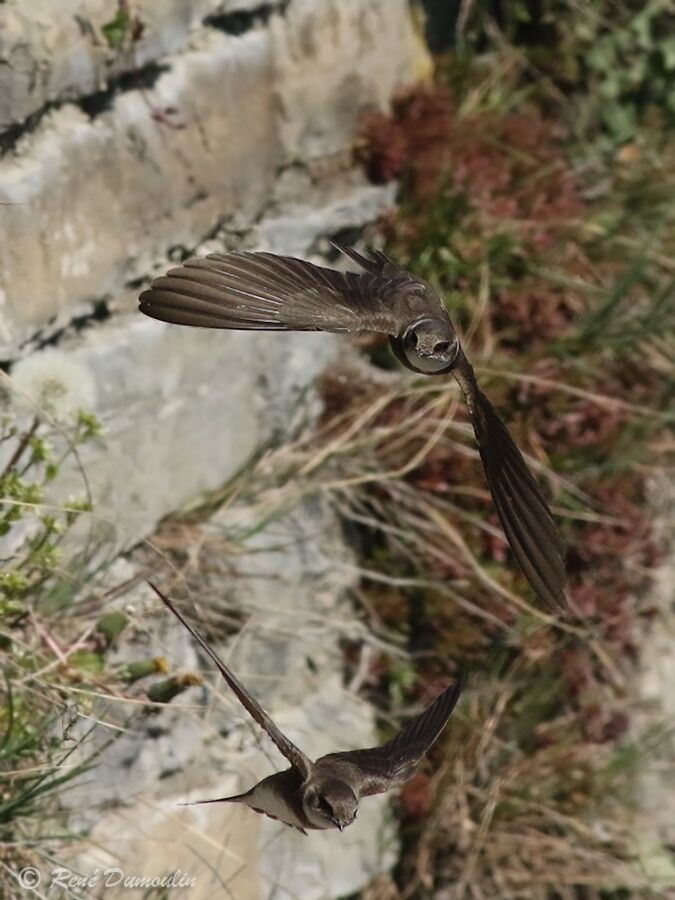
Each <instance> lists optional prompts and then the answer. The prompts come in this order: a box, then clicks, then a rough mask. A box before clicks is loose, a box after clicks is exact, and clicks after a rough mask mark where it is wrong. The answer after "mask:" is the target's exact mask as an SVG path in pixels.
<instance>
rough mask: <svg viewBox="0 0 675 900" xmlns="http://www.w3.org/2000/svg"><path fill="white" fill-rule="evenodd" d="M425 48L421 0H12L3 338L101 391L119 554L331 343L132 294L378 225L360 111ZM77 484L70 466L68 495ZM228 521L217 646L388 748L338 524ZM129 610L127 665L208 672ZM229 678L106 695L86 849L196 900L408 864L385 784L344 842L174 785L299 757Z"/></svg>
mask: <svg viewBox="0 0 675 900" xmlns="http://www.w3.org/2000/svg"><path fill="white" fill-rule="evenodd" d="M418 64H419V48H418V47H416V44H415V39H414V33H413V29H412V25H411V21H410V15H409V9H408V3H407V0H291V2H288V0H266V2H262V0H133V2H130V3H124V2H121V3H117V2H113V0H63V2H58V3H56V2H53V0H5V2H0V204H2V205H0V348H1V353H2V356H1V357H0V358H1V359H2V360H3V363H4V364H5V366H6V367H8V368H9V371H10V374H11V372H12V370H13V368H14V370H15V371H16V374H17V379H18V378H19V374H20V366H19V364H20V363H21V364H23V363H24V362H30V363H31V364H32V363H33V361H35V365H34V366H33V370H32V373H31V372H29V373H28V374H29V375H30V378H27V379H26V380H27V381H31V379H32V380H33V381H36V380H39V377H47V378H50V377H52V376H53V378H54V379H56V380H57V381H58V379H66V378H71V377H72V375H73V373H80V376H81V384H82V385H86V386H87V391H86V396H87V398H88V400H87V403H86V405H87V406H88V407H90V408H89V410H88V411H90V412H93V413H95V414H96V415H97V416H98V417H99V419H100V420H101V421H102V423H103V425H104V429H105V431H104V435H103V436H102V438H100V440H97V441H96V442H94V443H91V444H88V445H87V446H86V447H85V448H83V452H82V454H81V462H82V465H83V468H84V470H85V471H86V474H87V479H88V484H89V488H90V490H91V495H92V498H93V502H94V512H93V515H92V516H83V517H82V519H81V520H80V523H78V527H80V524H81V527H83V528H84V529H85V531H86V537H87V540H88V541H90V542H91V544H92V545H93V546H96V547H105V548H107V549H106V553H107V558H108V560H109V558H110V555H111V553H113V552H119V551H120V550H125V551H128V550H129V549H130V548H133V547H134V546H135V545H138V544H139V542H145V541H146V539H148V538H149V537H151V536H152V534H153V531H154V529H155V528H156V526H157V523H158V522H159V521H160V520H161V519H163V518H164V517H165V516H167V515H169V514H170V513H172V512H174V511H176V510H178V509H180V508H182V507H184V506H185V505H186V504H191V503H193V502H194V501H195V500H196V499H197V498H198V497H200V496H201V495H203V493H204V492H209V491H213V490H216V489H218V488H219V487H220V486H221V485H223V483H224V482H226V481H227V480H228V479H230V478H231V477H232V476H234V475H235V473H237V472H238V471H239V470H240V469H241V468H242V467H244V466H245V465H246V463H247V461H248V460H249V459H250V458H251V456H252V454H254V453H255V452H256V451H257V450H258V449H259V448H260V447H261V445H263V444H264V442H265V441H267V440H269V439H270V438H271V437H274V438H275V440H277V441H279V440H283V436H284V434H286V433H288V431H289V429H290V428H291V426H292V423H293V421H295V420H296V419H302V418H308V417H309V418H311V417H312V415H315V414H316V412H317V409H318V401H317V399H316V395H315V393H314V392H313V391H312V389H311V387H312V384H313V382H314V380H315V379H316V377H317V375H318V374H319V373H320V372H321V370H322V368H323V367H324V366H325V364H326V363H327V362H328V361H330V360H331V359H333V358H334V356H335V354H336V353H337V352H338V350H339V342H338V340H337V339H336V338H335V337H333V336H330V335H320V334H314V335H312V334H297V335H293V334H289V335H284V334H275V335H269V334H268V335H264V334H252V333H248V334H245V333H235V332H215V331H212V332H209V331H202V330H200V329H181V328H175V327H170V326H166V325H163V324H161V323H158V322H153V321H151V320H149V319H146V318H144V317H141V316H140V315H139V314H138V313H137V312H136V308H135V307H136V297H137V295H138V293H139V291H140V290H141V289H142V287H143V285H144V284H145V283H146V282H147V280H148V279H149V278H150V277H152V276H153V275H154V274H157V273H159V272H160V271H164V270H166V269H167V268H168V267H170V265H171V264H172V263H173V262H176V261H180V260H182V259H184V258H185V256H186V255H188V254H191V253H193V252H200V253H201V252H209V251H215V250H222V249H223V247H225V248H228V247H229V248H233V247H241V246H246V247H257V248H265V249H271V250H274V251H276V252H279V253H290V254H293V255H300V256H306V257H311V258H315V259H320V258H321V252H322V250H324V249H327V246H328V245H327V242H326V241H325V238H326V237H330V236H333V235H336V234H338V233H340V232H341V231H343V230H349V229H353V230H358V229H361V228H363V227H364V226H365V225H367V224H368V223H369V222H372V221H373V220H374V219H376V218H377V217H378V216H379V215H380V214H381V213H382V212H383V211H384V210H385V209H387V208H388V207H390V206H391V204H392V203H393V200H394V196H393V193H392V191H391V190H389V189H385V188H379V187H373V186H372V185H368V184H367V183H366V182H365V180H364V178H363V177H362V175H361V174H360V173H359V172H358V170H357V168H356V167H355V165H354V161H353V145H354V140H355V137H356V131H357V124H358V120H359V116H360V115H361V114H362V113H363V112H364V111H366V110H368V109H376V108H383V107H385V106H386V105H387V103H388V101H389V99H390V98H391V96H392V95H393V94H394V93H395V92H396V91H397V90H398V89H399V88H401V87H403V86H404V85H406V84H408V83H410V82H411V81H412V80H413V78H414V75H415V73H416V72H417V71H419V67H418ZM59 360H61V362H59ZM50 367H51V368H52V369H53V371H51V370H50ZM40 373H42V375H41V376H40ZM24 374H26V373H25V372H24ZM38 376H39V377H38ZM75 377H76V378H77V377H78V376H77V375H76V376H75ZM81 393H82V396H84V395H85V392H84V391H82V392H81ZM26 402H27V403H29V401H28V400H27V401H26ZM27 409H29V410H30V414H31V415H32V414H33V409H32V408H31V407H30V405H28V407H27ZM82 487H83V485H82V476H81V472H80V471H79V470H78V469H77V468H76V467H73V468H72V469H71V470H69V471H65V472H63V473H62V477H60V480H59V483H58V484H57V485H56V486H55V490H56V491H57V499H59V498H63V497H66V496H68V495H70V494H81V492H82ZM233 514H234V512H233V511H232V510H228V511H227V513H225V512H222V513H218V514H217V516H216V519H212V520H210V521H209V522H206V523H203V524H202V525H200V526H199V529H198V530H199V540H200V541H202V542H204V543H205V544H207V545H209V546H211V545H213V547H214V548H215V549H213V548H212V549H211V550H210V551H209V552H208V554H207V560H206V561H207V565H206V570H205V571H207V572H208V573H209V574H208V577H205V576H204V572H202V573H201V577H200V579H198V578H196V576H195V577H193V578H192V581H191V582H189V584H190V587H191V596H192V597H193V598H194V599H195V600H198V601H199V602H200V603H201V602H202V601H203V602H208V603H211V604H213V606H214V609H218V610H219V611H220V614H221V615H222V612H223V610H226V611H228V612H231V613H232V615H233V617H234V620H235V621H236V623H237V627H236V628H234V629H233V634H232V635H231V636H230V637H229V638H228V639H227V640H225V639H224V637H222V636H221V639H220V640H218V645H219V647H220V649H221V650H222V651H223V652H224V653H225V654H226V656H227V657H228V659H230V661H231V663H232V665H233V667H234V668H235V669H236V671H237V673H238V674H239V675H240V677H241V678H242V679H243V680H245V681H246V682H248V683H250V686H251V688H252V689H254V690H255V691H256V692H257V693H258V694H259V695H260V698H261V700H262V701H263V702H264V703H265V704H266V705H267V707H268V708H269V709H270V712H272V713H273V714H274V715H275V716H276V717H277V718H278V720H279V723H280V725H282V727H284V728H288V730H289V733H290V734H291V736H292V737H293V738H294V739H296V740H297V741H298V742H299V743H301V744H302V746H303V747H304V748H305V749H306V750H307V752H308V753H310V754H321V753H323V752H326V751H328V750H333V749H340V748H346V747H348V746H359V745H361V746H365V745H369V744H372V743H374V742H375V740H376V734H375V728H374V721H373V714H372V710H371V709H369V707H368V706H367V705H366V704H364V703H363V702H362V701H360V700H359V699H358V698H357V697H354V696H352V695H351V694H350V693H349V691H348V690H347V689H346V688H345V687H344V685H343V677H342V668H343V662H342V656H341V653H340V651H339V641H340V639H341V638H342V637H344V636H345V635H351V636H352V637H354V635H355V632H354V629H356V628H357V625H356V623H355V621H354V618H353V616H352V614H351V609H350V607H349V605H348V603H347V602H346V600H345V589H346V587H347V585H348V583H349V578H348V577H347V575H346V574H345V572H346V568H345V565H346V557H345V551H344V548H343V546H342V539H341V535H340V533H339V529H337V527H336V525H335V522H334V521H333V520H332V519H331V517H330V514H329V513H328V511H327V510H325V509H322V508H320V507H318V508H311V507H308V506H307V504H306V503H305V502H304V501H303V502H302V503H300V504H299V506H298V508H297V509H295V510H290V511H288V510H287V511H286V514H285V516H284V518H283V520H281V521H279V522H273V523H271V524H268V526H267V527H266V528H263V529H258V528H257V527H256V528H251V529H250V530H251V532H252V533H254V534H257V535H258V537H257V538H247V542H246V547H245V548H244V549H245V551H246V552H245V554H244V556H245V560H244V561H245V565H244V564H243V562H242V564H241V565H237V566H233V565H232V563H231V560H230V556H229V551H228V548H226V547H225V548H223V547H219V546H218V536H219V535H221V534H222V533H223V531H225V532H228V530H231V528H232V527H233V526H232V519H231V518H228V517H231V516H232V515H233ZM251 515H252V513H251V511H250V510H247V509H240V510H238V511H237V516H239V517H240V518H242V519H243V520H246V519H247V517H249V523H250V522H251V519H250V517H251ZM256 541H258V542H262V544H261V543H256ZM265 542H267V543H265ZM272 545H274V547H275V548H276V549H274V550H272V549H270V547H271V546H272ZM111 548H112V549H111ZM240 549H241V548H240ZM137 552H138V551H134V555H133V556H132V558H131V561H130V562H129V561H127V560H126V559H118V560H117V561H116V562H114V563H113V564H112V568H111V569H110V572H109V577H110V578H111V579H112V582H113V583H115V577H114V576H115V574H116V575H117V576H118V578H117V583H119V581H120V580H122V581H124V580H125V578H126V577H131V576H133V575H136V574H137V573H138V572H139V571H141V568H140V565H141V563H140V562H139V560H138V559H137V557H136V554H137ZM161 559H162V557H161V554H160V553H158V552H157V551H156V550H155V551H153V552H150V553H149V555H147V556H146V557H145V558H144V559H143V562H142V565H143V568H142V571H143V572H144V573H146V572H148V571H151V572H157V573H159V574H161V571H162V570H161ZM148 567H149V569H148ZM191 577H192V576H191ZM121 602H122V601H121ZM123 602H124V604H130V606H129V609H130V611H131V615H132V619H133V628H132V629H130V632H129V635H127V634H126V632H125V636H124V640H123V641H122V642H121V644H120V647H119V648H118V651H117V653H118V657H117V659H118V661H120V662H123V661H125V660H127V661H128V660H131V659H137V658H138V652H139V647H141V648H142V649H143V650H144V651H145V650H147V651H148V652H150V651H151V652H152V653H153V654H154V653H160V652H161V653H163V654H164V655H165V656H166V658H167V659H168V660H169V662H170V663H171V665H172V669H173V670H176V669H179V668H180V667H187V668H190V669H193V670H194V669H197V668H200V663H199V660H198V659H197V656H196V654H195V651H194V648H193V646H192V644H191V642H190V641H189V640H188V638H187V636H186V635H185V634H184V633H183V631H182V630H181V629H180V628H179V626H178V625H177V623H175V622H171V621H168V619H167V615H166V614H155V612H154V611H156V607H157V604H156V603H155V602H154V601H152V600H151V596H150V594H149V593H148V592H147V591H144V589H139V590H138V593H137V594H135V595H134V594H132V595H131V596H126V597H125V598H124V600H123ZM199 611H200V608H198V609H196V610H195V611H194V613H195V615H196V616H197V617H199V616H198V613H199ZM356 636H357V637H359V635H358V634H357V635H356ZM211 683H212V682H211V681H209V684H211ZM212 684H213V687H209V689H199V688H191V689H190V691H189V692H187V693H186V694H183V695H181V697H180V698H179V700H178V701H176V702H174V704H173V705H171V706H170V707H167V708H164V709H162V710H160V711H159V712H158V713H157V714H155V715H152V716H147V715H140V716H139V715H136V713H135V707H133V708H132V707H129V706H128V705H126V704H124V703H119V704H118V703H117V702H116V701H114V700H111V701H110V703H105V704H103V705H102V707H101V709H100V710H99V713H100V717H101V720H105V721H110V722H113V723H115V724H116V726H117V727H121V728H123V729H124V732H123V733H122V737H121V738H120V739H119V740H117V741H115V742H113V743H112V744H111V745H110V746H109V747H107V748H106V749H105V751H104V752H103V754H102V756H101V758H100V759H99V760H98V764H97V768H96V770H95V777H94V779H93V781H92V779H91V778H90V777H89V776H86V777H85V779H84V780H83V782H82V784H81V785H80V786H79V787H78V788H76V789H74V790H73V791H72V792H70V791H69V792H68V794H67V795H64V799H63V802H64V804H67V805H68V806H69V809H70V811H71V825H72V828H73V829H78V828H81V829H82V830H83V833H84V834H85V835H87V834H88V836H89V838H91V839H92V841H93V843H91V844H89V843H87V841H86V838H85V839H84V840H83V844H82V845H81V846H86V847H88V848H89V849H86V850H84V851H82V852H79V851H80V849H81V846H80V847H78V853H79V855H78V857H77V859H74V860H73V865H74V867H76V868H77V870H78V871H80V872H85V873H88V874H91V872H92V871H93V870H94V869H95V868H96V867H97V866H112V867H113V868H115V867H118V868H119V867H121V868H123V869H124V871H125V872H126V873H127V874H129V875H132V876H133V875H150V876H156V875H161V874H165V873H166V872H168V871H175V870H176V869H177V868H180V869H181V870H182V872H183V873H187V874H189V875H191V876H194V877H196V878H197V886H196V887H192V888H190V897H191V898H198V897H204V898H206V897H212V896H219V895H221V894H223V895H225V894H227V895H229V896H234V897H236V898H237V900H247V898H251V900H253V898H256V900H257V898H264V897H268V896H270V894H271V892H272V891H273V888H274V886H277V888H278V890H279V892H280V894H284V893H285V894H286V895H290V896H297V897H302V898H303V900H313V898H317V900H319V898H332V897H339V896H344V895H348V894H350V893H353V892H355V891H357V890H359V889H360V888H361V887H362V886H363V885H365V884H366V883H367V882H368V881H370V880H371V878H373V877H375V876H376V875H377V874H378V873H380V872H383V871H385V870H387V869H388V868H390V867H391V865H392V864H393V855H392V854H393V849H394V848H393V839H392V834H391V830H390V828H389V826H388V824H387V822H388V817H387V814H386V808H387V802H388V801H387V800H386V798H371V799H369V800H368V801H367V802H365V803H364V805H363V808H362V810H361V811H360V814H359V819H358V821H357V823H356V824H355V825H354V826H353V827H351V828H350V829H348V831H346V832H345V833H344V834H332V833H331V834H313V835H310V836H309V837H303V836H302V835H299V834H293V833H292V832H291V831H290V830H285V829H281V827H280V826H279V825H278V824H277V823H274V822H271V821H266V820H263V819H262V818H261V817H259V816H255V815H254V814H253V813H251V812H249V811H247V810H245V809H242V808H240V807H230V806H227V805H223V806H220V805H217V804H216V805H209V806H195V807H180V806H178V805H177V804H178V803H179V802H181V801H184V800H192V799H198V798H203V797H208V796H218V795H225V794H228V793H232V792H233V791H238V790H241V789H244V788H245V787H246V786H248V785H250V784H251V783H253V781H254V780H255V779H256V778H260V777H262V776H263V775H265V774H267V773H269V772H270V771H272V770H273V768H278V767H279V766H280V765H284V762H283V760H280V759H279V758H278V755H277V754H276V753H275V752H271V751H270V747H269V743H268V742H266V741H265V740H264V739H262V738H261V736H260V734H259V732H258V731H257V730H255V729H254V728H252V727H251V723H250V722H249V721H248V720H247V719H246V718H245V717H244V716H243V715H242V711H241V710H240V709H239V707H238V706H237V705H236V704H235V703H234V702H233V698H232V697H231V696H230V694H229V693H228V692H227V690H226V689H225V688H224V686H223V685H221V684H219V683H218V682H215V681H214V682H213V683H212ZM130 714H131V715H130ZM82 727H83V728H85V729H86V728H88V727H89V726H88V724H87V723H86V722H83V723H82ZM109 734H110V732H109V730H108V729H104V728H102V729H100V730H97V731H96V733H95V735H94V738H93V740H94V741H95V742H98V743H99V745H100V746H102V744H103V743H104V742H105V740H106V738H107V737H108V736H109ZM261 751H264V753H263V752H261ZM268 752H269V753H270V756H269V759H267V758H266V755H267V753H268ZM94 846H97V847H98V848H99V849H98V850H96V851H94V850H93V847H94ZM101 877H103V876H102V875H101ZM116 877H117V872H115V873H113V874H112V875H111V878H112V879H113V881H114V879H115V878H116ZM224 886H225V887H226V890H225V888H224ZM228 892H229V894H228ZM127 894H128V889H125V888H124V887H123V886H119V884H118V887H116V888H110V889H107V888H106V890H105V895H106V896H111V897H112V896H127Z"/></svg>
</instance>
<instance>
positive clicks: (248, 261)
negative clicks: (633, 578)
mask: <svg viewBox="0 0 675 900" xmlns="http://www.w3.org/2000/svg"><path fill="white" fill-rule="evenodd" d="M338 249H340V250H342V252H343V253H345V254H346V255H347V256H348V257H350V259H351V260H352V261H353V262H355V263H357V264H358V265H359V266H360V267H361V268H362V270H363V271H362V272H360V273H354V272H339V271H337V270H334V269H329V268H325V267H323V266H317V265H314V264H313V263H310V262H305V261H304V260H300V259H294V258H292V257H287V256H278V255H276V254H273V253H264V252H243V251H242V252H232V253H226V254H219V253H214V254H211V255H209V256H206V257H204V258H194V259H189V260H187V261H186V262H185V263H184V264H183V265H181V266H179V267H178V268H175V269H171V270H170V271H169V272H168V274H167V275H165V276H162V277H160V278H156V279H155V280H154V281H153V282H152V284H151V285H150V288H149V289H148V290H145V291H143V293H142V294H141V296H140V309H141V312H143V313H145V314H146V315H148V316H151V317H152V318H155V319H160V320H162V321H164V322H172V323H176V324H178V325H196V326H203V327H205V328H230V329H242V330H253V331H261V330H262V331H329V332H347V333H349V332H363V331H370V332H379V333H381V334H385V335H388V337H389V340H390V343H391V346H392V349H393V351H394V353H395V354H396V356H397V358H398V359H399V360H400V362H402V363H403V364H404V365H405V366H407V367H408V368H409V369H412V370H413V371H414V372H419V373H422V374H425V375H442V374H447V373H451V374H452V375H453V376H454V377H455V379H456V380H457V382H458V383H459V386H460V388H461V389H462V391H463V393H464V396H465V398H466V402H467V406H468V409H469V415H470V418H471V423H472V425H473V430H474V433H475V436H476V440H477V443H478V450H479V452H480V457H481V460H482V462H483V468H484V470H485V475H486V478H487V483H488V486H489V488H490V492H491V494H492V498H493V500H494V504H495V507H496V509H497V513H498V515H499V519H500V521H501V524H502V527H503V529H504V533H505V535H506V539H507V541H508V543H509V545H510V547H511V549H512V551H513V554H514V556H515V557H516V560H517V561H518V563H519V565H520V567H521V569H522V571H523V573H524V575H525V577H526V578H527V580H528V581H529V583H530V585H531V586H532V588H533V589H534V590H535V592H536V593H537V595H538V596H539V598H540V599H541V600H542V601H543V602H544V603H545V604H546V605H547V606H548V607H549V609H551V610H553V611H561V610H564V609H565V608H566V605H567V598H566V594H565V580H566V573H565V559H564V557H565V548H564V544H563V542H562V539H561V537H560V534H559V532H558V529H557V527H556V524H555V522H554V520H553V516H552V514H551V511H550V509H549V506H548V504H547V502H546V500H545V499H544V496H543V494H542V493H541V490H540V488H539V486H538V484H537V482H536V481H535V479H534V477H533V476H532V474H531V472H530V470H529V469H528V466H527V463H526V462H525V460H524V458H523V455H522V454H521V452H520V450H519V449H518V447H517V446H516V444H515V442H514V440H513V438H512V437H511V435H510V434H509V431H508V429H507V427H506V425H505V424H504V422H503V421H502V420H501V418H500V417H499V416H498V415H497V413H496V412H495V410H494V408H493V406H492V404H491V403H490V401H489V400H488V399H487V397H486V396H485V394H484V393H483V392H482V391H481V390H480V388H479V387H478V383H477V381H476V376H475V374H474V370H473V367H472V366H471V364H470V362H469V361H468V359H467V358H466V355H465V353H464V350H463V349H462V347H461V345H460V342H459V340H458V338H457V335H456V333H455V330H454V328H453V326H452V323H451V321H450V317H449V315H448V311H447V309H446V306H445V304H444V303H443V301H442V300H441V298H440V296H439V295H438V294H437V293H436V291H435V290H434V289H433V288H432V286H431V285H430V284H428V282H426V281H424V280H423V279H422V278H418V277H416V276H415V275H412V274H410V273H409V272H407V271H405V270H404V269H402V268H400V267H399V266H398V265H397V264H396V263H394V262H392V260H390V259H389V258H388V257H387V256H385V255H384V254H383V253H380V252H373V253H371V255H370V258H366V257H365V256H362V255H361V254H360V253H357V252H356V251H355V250H352V249H349V248H343V247H339V248H338Z"/></svg>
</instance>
